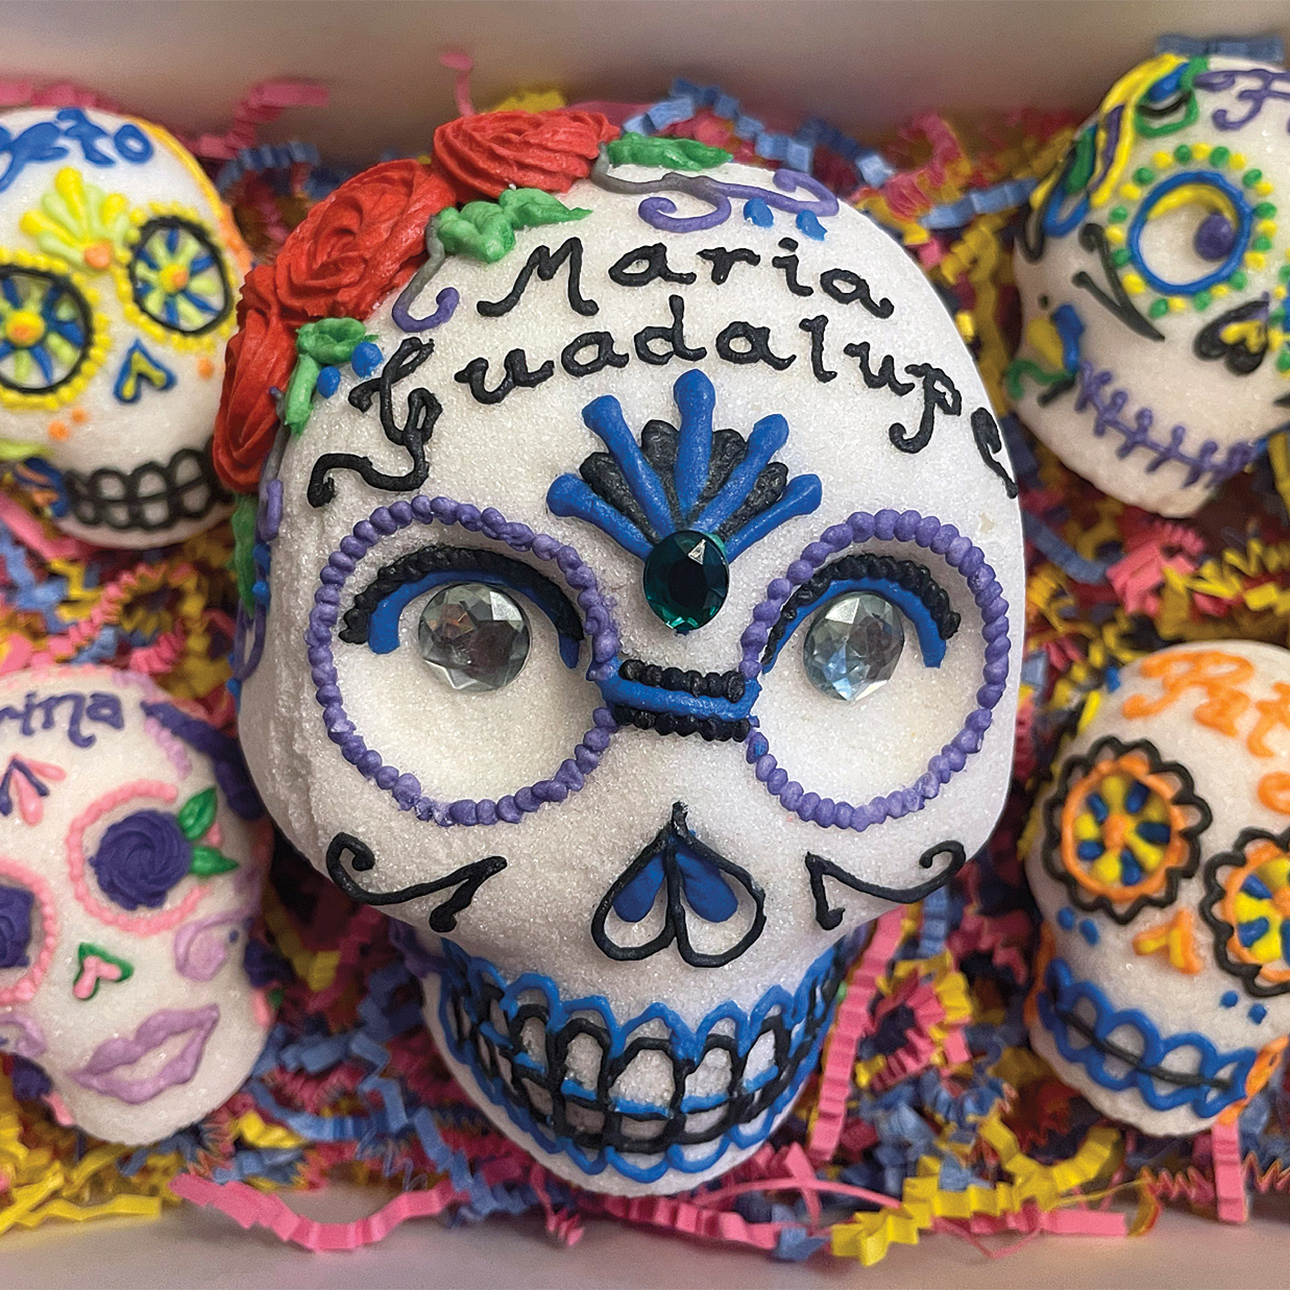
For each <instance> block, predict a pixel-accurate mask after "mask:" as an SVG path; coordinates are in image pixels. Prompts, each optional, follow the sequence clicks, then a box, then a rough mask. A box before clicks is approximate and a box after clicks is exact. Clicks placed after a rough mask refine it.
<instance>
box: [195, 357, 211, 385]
mask: <svg viewBox="0 0 1290 1290" xmlns="http://www.w3.org/2000/svg"><path fill="white" fill-rule="evenodd" d="M197 375H198V376H200V377H201V378H202V380H203V381H209V380H210V379H211V377H212V376H214V375H215V364H214V363H212V362H211V361H210V359H209V358H206V357H204V356H203V357H202V358H199V359H198V360H197Z"/></svg>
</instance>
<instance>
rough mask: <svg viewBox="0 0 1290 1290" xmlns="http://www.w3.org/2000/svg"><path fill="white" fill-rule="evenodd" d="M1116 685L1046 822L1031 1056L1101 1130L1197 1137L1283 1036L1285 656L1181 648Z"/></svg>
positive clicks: (1288, 742) (1063, 776)
mask: <svg viewBox="0 0 1290 1290" xmlns="http://www.w3.org/2000/svg"><path fill="white" fill-rule="evenodd" d="M1120 681H1121V685H1120V687H1119V688H1118V689H1116V690H1115V691H1113V692H1111V693H1108V694H1105V695H1103V696H1102V699H1101V704H1100V706H1099V707H1098V709H1097V711H1096V713H1095V715H1094V717H1093V719H1092V720H1091V721H1090V722H1089V723H1088V725H1087V727H1086V728H1085V729H1084V730H1083V731H1082V732H1081V733H1080V734H1079V736H1078V737H1077V738H1076V739H1075V740H1074V742H1073V743H1072V744H1071V746H1070V747H1069V749H1068V750H1067V751H1066V753H1065V755H1064V758H1063V760H1062V761H1061V763H1060V765H1059V766H1058V768H1057V772H1056V776H1055V784H1054V786H1052V787H1050V788H1049V790H1048V791H1047V792H1046V793H1045V795H1044V796H1043V798H1041V801H1040V804H1039V806H1038V808H1037V809H1038V810H1039V812H1040V817H1041V818H1040V819H1039V820H1038V821H1037V825H1038V829H1037V833H1036V836H1035V842H1034V847H1033V849H1032V851H1031V853H1030V856H1029V858H1028V860H1027V874H1028V876H1029V879H1030V885H1031V889H1032V890H1033V891H1034V893H1035V898H1036V899H1037V900H1038V902H1039V906H1040V908H1041V910H1042V911H1043V915H1044V941H1045V946H1044V952H1043V953H1042V954H1041V956H1040V962H1039V965H1038V966H1037V968H1036V982H1035V995H1034V997H1033V999H1032V1000H1031V1005H1030V1007H1031V1010H1032V1015H1031V1019H1030V1034H1031V1041H1032V1043H1033V1044H1034V1047H1035V1050H1036V1051H1037V1052H1039V1053H1040V1054H1042V1055H1043V1056H1044V1057H1045V1058H1046V1059H1047V1060H1048V1061H1049V1062H1051V1063H1052V1065H1053V1067H1054V1069H1055V1070H1056V1071H1057V1073H1058V1074H1059V1075H1060V1076H1061V1078H1062V1079H1063V1080H1065V1081H1066V1083H1068V1084H1070V1085H1072V1086H1073V1087H1074V1088H1077V1089H1079V1090H1080V1092H1082V1093H1083V1094H1084V1095H1085V1096H1086V1097H1087V1098H1088V1099H1089V1100H1090V1101H1091V1102H1093V1103H1094V1105H1096V1106H1097V1107H1099V1108H1100V1109H1101V1110H1103V1111H1104V1112H1106V1113H1107V1114H1108V1115H1112V1116H1115V1117H1116V1118H1117V1119H1120V1120H1126V1121H1128V1122H1129V1123H1131V1124H1135V1125H1137V1126H1138V1127H1139V1128H1141V1129H1144V1130H1146V1131H1147V1132H1149V1133H1160V1134H1166V1133H1169V1134H1178V1133H1194V1132H1196V1131H1197V1130H1199V1129H1202V1128H1204V1127H1205V1126H1206V1125H1207V1124H1209V1123H1210V1122H1211V1121H1212V1120H1214V1119H1215V1117H1217V1116H1218V1115H1220V1114H1222V1113H1224V1112H1225V1111H1230V1112H1231V1113H1235V1110H1236V1109H1237V1108H1238V1107H1239V1106H1240V1105H1241V1104H1242V1103H1243V1101H1244V1099H1245V1098H1247V1097H1248V1096H1249V1095H1250V1094H1252V1093H1254V1092H1256V1091H1257V1090H1258V1089H1259V1088H1261V1087H1262V1086H1263V1084H1264V1083H1265V1082H1266V1081H1267V1079H1268V1077H1269V1076H1270V1075H1271V1074H1272V1072H1273V1070H1274V1069H1275V1068H1276V1064H1277V1062H1278V1060H1279V1059H1280V1056H1281V1052H1282V1049H1283V1048H1284V1047H1285V1043H1286V1040H1285V1035H1286V1032H1287V1030H1290V653H1288V652H1287V651H1286V650H1284V649H1281V648H1279V647H1277V646H1274V645H1262V644H1253V643H1250V642H1248V641H1224V642H1222V643H1221V644H1217V645H1213V646H1209V645H1197V646H1192V645H1178V646H1174V647H1173V648H1171V649H1166V650H1161V651H1160V652H1159V653H1156V654H1152V655H1150V656H1149V657H1147V658H1146V659H1143V660H1142V661H1140V662H1137V663H1134V664H1132V665H1131V666H1129V667H1126V668H1125V669H1124V670H1123V671H1122V672H1121V673H1120Z"/></svg>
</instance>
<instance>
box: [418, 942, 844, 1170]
mask: <svg viewBox="0 0 1290 1290" xmlns="http://www.w3.org/2000/svg"><path fill="white" fill-rule="evenodd" d="M854 948H855V947H854V946H853V945H851V944H850V941H849V939H848V940H844V941H840V942H839V943H838V944H837V945H835V946H834V947H833V948H832V949H830V950H829V951H828V952H827V953H825V954H823V955H821V956H820V958H818V959H817V960H816V961H815V962H814V963H813V964H812V965H811V967H810V969H809V970H808V971H807V974H806V976H805V977H804V978H803V980H802V982H801V984H800V985H799V986H798V987H797V989H796V990H795V991H793V992H789V991H788V990H786V989H785V988H784V987H783V986H779V985H776V986H772V987H771V988H770V989H769V990H767V991H766V993H765V994H763V995H762V997H761V998H760V999H759V1000H758V1001H757V1002H756V1003H755V1004H754V1005H753V1006H752V1007H751V1008H749V1009H747V1010H745V1009H743V1008H740V1007H739V1006H738V1005H737V1004H735V1003H733V1002H727V1003H724V1004H722V1005H720V1006H719V1007H717V1008H715V1009H714V1010H713V1011H712V1012H710V1013H709V1014H708V1015H707V1016H706V1017H705V1018H704V1019H703V1021H702V1022H700V1023H699V1025H698V1026H696V1027H694V1028H691V1027H689V1026H688V1025H686V1023H685V1022H684V1021H682V1020H681V1018H680V1017H678V1016H677V1015H676V1013H675V1012H673V1011H672V1010H671V1009H670V1008H669V1007H667V1006H666V1005H665V1004H662V1003H656V1004H653V1005H651V1006H650V1007H648V1008H646V1009H645V1010H644V1011H643V1012H641V1013H639V1014H638V1015H637V1016H635V1017H633V1018H632V1019H631V1020H629V1021H626V1022H619V1021H618V1020H617V1018H616V1017H615V1016H614V1013H613V1009H612V1007H611V1006H610V1004H609V1002H608V1000H606V999H604V998H603V997H600V996H593V997H588V998H580V999H563V998H562V997H561V995H560V992H559V989H558V987H557V986H556V984H555V983H554V982H553V981H551V980H550V979H549V978H548V977H544V976H541V975H539V974H537V973H531V972H530V973H525V974H524V975H523V976H521V977H519V978H518V979H517V980H515V981H513V982H510V983H509V984H508V983H507V982H506V981H505V980H504V979H503V978H502V977H501V976H500V975H499V973H498V972H497V969H496V968H495V967H493V965H492V964H490V963H488V962H486V961H485V960H483V959H478V958H471V957H469V956H468V955H466V954H465V953H463V952H462V950H461V949H459V948H458V947H457V946H456V945H454V944H452V943H451V942H450V941H444V942H443V950H444V955H445V957H444V959H443V961H442V963H441V964H439V965H438V966H439V967H440V969H441V971H440V976H439V982H440V987H439V1004H438V1011H439V1020H440V1024H441V1025H442V1027H443V1031H444V1034H445V1036H446V1037H447V1040H448V1045H449V1047H450V1049H451V1051H452V1054H453V1056H454V1057H455V1058H456V1059H457V1060H458V1061H459V1062H461V1063H462V1064H463V1065H464V1066H466V1067H467V1069H468V1070H469V1071H470V1073H471V1074H472V1075H473V1077H474V1079H475V1081H476V1082H477V1084H478V1085H479V1087H480V1089H481V1090H483V1092H484V1093H485V1094H486V1095H487V1097H488V1099H489V1100H490V1101H492V1102H493V1103H494V1104H495V1105H497V1106H499V1107H501V1108H502V1109H503V1110H504V1111H505V1112H506V1114H507V1115H508V1116H509V1117H510V1119H511V1120H512V1121H513V1122H514V1123H515V1124H516V1125H517V1126H518V1127H519V1128H520V1129H521V1130H523V1131H524V1132H525V1133H526V1134H528V1135H529V1136H530V1137H532V1138H533V1139H534V1140H535V1141H536V1142H537V1143H538V1144H539V1145H540V1146H541V1147H542V1148H543V1149H544V1150H546V1151H549V1152H552V1153H560V1154H567V1155H569V1156H571V1157H572V1158H573V1159H574V1160H575V1161H576V1162H577V1164H578V1167H579V1168H580V1169H581V1170H583V1171H585V1172H586V1173H588V1174H593V1175H594V1174H599V1173H601V1172H603V1171H604V1170H605V1169H606V1168H611V1169H612V1170H614V1171H615V1172H617V1173H618V1174H620V1175H622V1176H623V1177H624V1178H628V1179H631V1180H632V1181H634V1182H639V1183H650V1182H653V1181H656V1180H657V1179H659V1178H661V1177H662V1176H663V1175H664V1174H665V1173H667V1172H668V1171H669V1170H670V1169H675V1170H679V1171H681V1172H683V1173H700V1172H703V1171H705V1170H708V1169H711V1168H712V1166H713V1165H715V1164H716V1163H717V1161H718V1160H720V1158H721V1157H722V1156H723V1155H724V1154H725V1153H726V1151H727V1150H728V1149H729V1148H731V1147H736V1148H741V1147H742V1148H747V1147H752V1146H755V1145H757V1144H758V1143H760V1142H761V1141H763V1140H764V1139H765V1138H766V1137H767V1136H768V1135H769V1133H770V1131H771V1130H772V1129H773V1128H774V1126H775V1122H776V1120H777V1118H778V1117H779V1115H780V1113H781V1112H782V1111H784V1110H785V1109H786V1108H787V1107H788V1106H789V1105H790V1104H791V1102H792V1101H793V1099H794V1098H795V1097H796V1095H797V1093H798V1090H799V1088H800V1087H801V1084H802V1081H803V1080H804V1079H805V1077H806V1075H807V1074H808V1072H809V1071H810V1070H811V1069H812V1067H813V1066H814V1063H815V1059H816V1056H817V1054H818V1051H819V1046H820V1042H821V1040H822V1038H823V1036H824V1033H825V1031H826V1029H827V1026H828V1022H829V1020H830V1018H831V1017H832V1014H833V1006H834V1002H835V1000H836V997H837V993H838V988H839V986H840V985H841V983H842V980H843V978H844V976H845V973H846V967H847V964H848V962H849V961H850V958H851V956H852V954H853V952H854Z"/></svg>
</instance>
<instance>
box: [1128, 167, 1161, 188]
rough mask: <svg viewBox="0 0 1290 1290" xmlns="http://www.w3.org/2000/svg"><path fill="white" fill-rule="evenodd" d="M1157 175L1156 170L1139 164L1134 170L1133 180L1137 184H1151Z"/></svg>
mask: <svg viewBox="0 0 1290 1290" xmlns="http://www.w3.org/2000/svg"><path fill="white" fill-rule="evenodd" d="M1155 177H1156V172H1155V171H1154V170H1148V169H1147V167H1146V166H1139V167H1138V168H1137V170H1135V171H1134V172H1133V182H1134V183H1137V184H1149V183H1150V182H1151V181H1152V180H1153V179H1154V178H1155Z"/></svg>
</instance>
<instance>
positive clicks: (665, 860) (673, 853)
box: [591, 802, 766, 967]
mask: <svg viewBox="0 0 1290 1290" xmlns="http://www.w3.org/2000/svg"><path fill="white" fill-rule="evenodd" d="M660 902H661V905H662V908H661V911H660V910H659V906H660ZM765 902H766V897H765V893H764V892H763V891H762V889H761V888H760V887H759V886H758V885H757V883H756V882H755V881H754V879H753V877H752V875H751V874H750V873H748V871H747V870H745V869H742V868H740V866H739V865H736V864H732V863H731V862H730V861H729V860H727V859H725V857H724V856H720V855H718V854H717V853H716V852H715V851H713V850H712V849H711V848H710V847H706V846H704V845H703V843H702V842H700V841H699V839H698V838H697V837H695V835H694V834H693V832H691V830H690V827H689V824H688V823H687V821H686V808H685V807H684V806H683V805H682V804H681V803H680V802H675V803H673V805H672V817H671V819H670V820H669V821H668V823H667V824H666V825H665V826H664V827H663V828H662V829H660V830H659V832H658V834H657V835H656V836H655V837H654V839H653V840H652V841H651V842H650V843H649V845H648V846H647V847H646V848H645V849H644V850H643V851H642V852H641V853H640V855H638V856H637V857H636V859H635V860H633V861H632V863H631V864H630V865H628V866H627V868H626V869H625V870H624V871H623V872H622V873H621V874H620V875H619V876H618V878H617V879H616V880H615V882H614V884H613V886H611V887H610V888H609V890H608V891H607V892H606V893H605V895H604V898H603V899H602V900H601V902H600V904H599V906H598V907H597V909H596V913H595V917H594V918H593V919H592V923H591V935H592V938H593V939H594V940H595V942H596V944H597V946H599V948H600V949H601V950H602V951H603V952H604V953H605V954H607V955H608V956H609V957H610V958H612V959H618V960H635V959H645V958H649V957H650V956H651V955H654V954H657V953H659V952H660V951H661V950H664V949H666V948H667V947H668V946H669V945H671V944H672V943H673V942H675V943H676V948H677V953H679V954H680V956H681V957H682V958H683V959H684V960H685V961H686V962H687V963H688V964H690V966H691V967H722V966H723V965H725V964H726V963H731V962H733V961H734V960H735V959H737V958H738V957H739V956H740V955H741V954H743V952H744V951H745V950H746V949H748V947H749V946H750V945H752V944H753V942H754V941H756V939H757V938H758V937H759V936H760V935H761V933H762V928H763V927H765V925H766V915H765V913H764V910H763V907H764V905H765ZM656 911H657V912H656ZM741 911H742V916H740V915H741ZM647 920H648V921H647ZM692 920H693V922H692ZM642 924H645V926H644V928H643V929H642V931H641V934H642V935H643V934H644V933H646V932H648V931H649V930H650V928H651V927H652V926H654V925H655V924H658V925H659V927H658V931H657V932H656V933H655V934H654V935H653V936H650V937H649V938H648V939H645V940H635V941H634V940H633V938H632V930H631V929H633V928H641V925H642ZM700 925H701V927H700ZM611 926H612V931H611Z"/></svg>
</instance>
